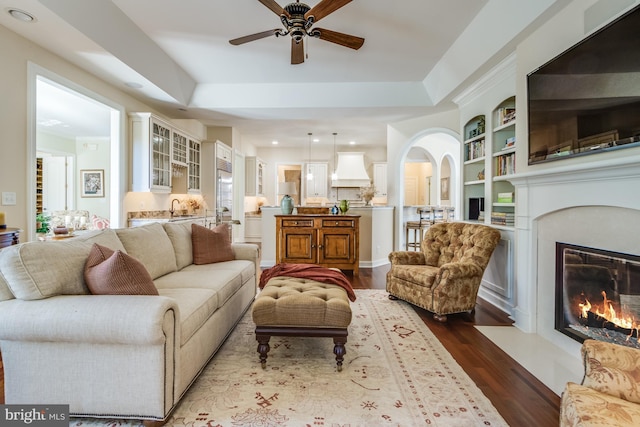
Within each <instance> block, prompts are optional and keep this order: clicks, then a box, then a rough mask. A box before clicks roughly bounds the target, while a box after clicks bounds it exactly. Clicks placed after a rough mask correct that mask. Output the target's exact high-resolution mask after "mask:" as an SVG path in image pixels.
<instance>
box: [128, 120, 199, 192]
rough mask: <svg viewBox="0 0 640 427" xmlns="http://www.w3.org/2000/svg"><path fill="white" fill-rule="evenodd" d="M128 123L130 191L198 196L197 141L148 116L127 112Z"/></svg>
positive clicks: (164, 122) (162, 121)
mask: <svg viewBox="0 0 640 427" xmlns="http://www.w3.org/2000/svg"><path fill="white" fill-rule="evenodd" d="M129 121H130V126H129V131H130V140H131V145H132V148H133V159H132V163H133V171H132V181H131V191H150V192H155V193H186V192H189V193H199V192H200V180H201V178H200V177H201V175H200V173H201V171H200V141H197V140H195V139H193V138H190V137H188V136H187V134H186V133H185V132H183V131H181V130H179V129H177V128H175V127H173V126H171V125H170V124H169V123H168V122H166V121H164V120H163V119H161V118H160V117H158V116H155V115H154V114H151V113H147V112H135V113H129ZM174 186H175V187H176V188H174Z"/></svg>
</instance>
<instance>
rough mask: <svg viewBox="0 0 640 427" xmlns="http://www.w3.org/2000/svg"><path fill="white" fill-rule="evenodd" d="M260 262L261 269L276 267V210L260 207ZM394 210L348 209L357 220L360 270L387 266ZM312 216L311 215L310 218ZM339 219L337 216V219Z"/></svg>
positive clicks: (278, 211) (388, 208) (378, 207)
mask: <svg viewBox="0 0 640 427" xmlns="http://www.w3.org/2000/svg"><path fill="white" fill-rule="evenodd" d="M261 210H262V260H261V262H260V267H263V268H267V267H273V266H274V265H275V264H276V215H281V214H282V210H281V209H280V207H279V206H263V207H262V209H261ZM393 210H394V208H393V206H370V207H366V206H362V207H353V208H351V209H349V212H348V214H350V215H359V216H360V224H359V229H360V233H359V234H360V238H359V267H360V268H373V267H378V266H380V265H385V264H388V263H389V259H388V256H389V253H390V252H391V251H392V250H393V230H394V228H393ZM311 216H313V215H311ZM340 216H341V215H336V217H340Z"/></svg>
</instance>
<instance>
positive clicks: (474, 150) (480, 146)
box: [465, 138, 485, 160]
mask: <svg viewBox="0 0 640 427" xmlns="http://www.w3.org/2000/svg"><path fill="white" fill-rule="evenodd" d="M484 155H485V153H484V138H483V139H480V140H478V141H471V142H469V143H468V144H467V146H466V156H465V157H466V159H467V160H475V159H479V158H481V157H484Z"/></svg>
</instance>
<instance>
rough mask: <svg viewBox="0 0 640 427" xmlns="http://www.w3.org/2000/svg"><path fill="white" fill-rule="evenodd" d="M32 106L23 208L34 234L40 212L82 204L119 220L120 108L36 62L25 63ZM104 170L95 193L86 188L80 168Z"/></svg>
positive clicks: (99, 214)
mask: <svg viewBox="0 0 640 427" xmlns="http://www.w3.org/2000/svg"><path fill="white" fill-rule="evenodd" d="M29 84H30V99H29V101H30V105H31V107H30V109H29V122H30V126H29V132H28V140H29V146H28V147H29V148H28V152H29V155H28V158H29V159H30V162H29V165H28V167H27V173H28V180H27V182H29V183H30V188H31V189H32V194H31V195H30V197H29V200H31V201H32V203H30V204H29V206H28V208H27V213H28V215H29V217H30V218H33V219H34V221H33V224H30V223H28V225H29V228H28V236H29V239H30V240H34V239H35V237H36V236H35V230H36V227H35V225H36V224H35V223H36V221H35V219H36V216H37V214H39V213H48V212H53V211H60V210H78V209H80V210H86V211H88V212H90V213H91V214H92V215H96V216H97V217H99V218H104V219H107V220H108V221H109V222H110V223H111V226H112V227H119V226H120V223H121V206H122V199H123V196H124V191H125V188H124V185H123V183H124V182H125V177H126V170H125V168H124V167H123V165H125V164H126V163H125V161H124V156H123V155H124V136H123V134H122V133H123V130H124V127H123V123H122V121H123V120H124V119H123V117H124V109H123V108H122V107H120V106H118V105H115V104H113V103H112V102H110V101H108V100H106V99H104V98H103V97H101V96H99V95H97V94H94V93H92V92H90V91H89V90H87V89H85V88H83V87H81V86H78V85H76V84H74V83H73V82H70V81H68V80H66V79H64V78H62V77H60V76H57V75H55V74H53V73H51V72H49V71H47V70H45V69H42V68H40V67H38V66H36V65H34V64H30V66H29ZM88 172H96V173H99V174H100V175H101V176H102V181H101V183H100V184H101V186H102V191H101V192H100V195H99V197H96V196H93V195H88V194H85V192H83V191H82V189H83V186H82V185H81V184H82V183H81V182H80V180H81V179H82V176H83V174H86V173H88Z"/></svg>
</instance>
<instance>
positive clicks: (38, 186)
mask: <svg viewBox="0 0 640 427" xmlns="http://www.w3.org/2000/svg"><path fill="white" fill-rule="evenodd" d="M40 213H42V158H41V157H38V158H37V159H36V214H40Z"/></svg>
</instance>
